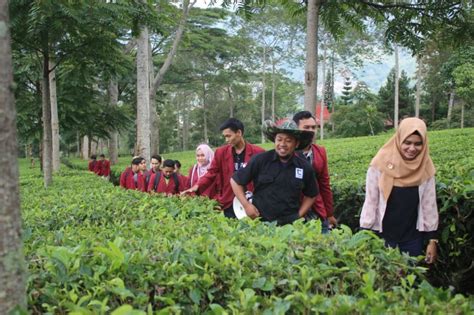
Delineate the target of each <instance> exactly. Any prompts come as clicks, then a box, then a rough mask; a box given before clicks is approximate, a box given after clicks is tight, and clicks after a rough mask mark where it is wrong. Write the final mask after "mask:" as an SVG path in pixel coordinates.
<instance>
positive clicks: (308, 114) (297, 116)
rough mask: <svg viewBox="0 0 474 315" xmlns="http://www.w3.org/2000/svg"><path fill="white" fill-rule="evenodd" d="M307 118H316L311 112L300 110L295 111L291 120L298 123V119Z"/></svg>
mask: <svg viewBox="0 0 474 315" xmlns="http://www.w3.org/2000/svg"><path fill="white" fill-rule="evenodd" d="M309 118H313V119H314V120H316V118H315V117H314V115H313V114H311V112H309V111H307V110H302V111H301V112H297V113H296V114H295V115H294V116H293V121H294V122H295V123H296V125H299V123H300V120H302V119H309Z"/></svg>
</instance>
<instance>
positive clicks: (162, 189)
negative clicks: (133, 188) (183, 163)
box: [148, 173, 186, 195]
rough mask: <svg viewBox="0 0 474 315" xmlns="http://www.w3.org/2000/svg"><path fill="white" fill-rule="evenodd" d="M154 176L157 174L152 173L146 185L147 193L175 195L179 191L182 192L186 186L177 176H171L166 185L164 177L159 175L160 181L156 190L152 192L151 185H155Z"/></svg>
mask: <svg viewBox="0 0 474 315" xmlns="http://www.w3.org/2000/svg"><path fill="white" fill-rule="evenodd" d="M156 174H158V173H153V174H152V175H151V177H150V181H149V183H148V191H149V192H153V191H154V192H157V193H163V194H167V195H177V194H179V193H180V192H181V191H183V190H184V189H185V188H186V186H185V184H184V181H183V180H182V179H181V178H180V176H179V175H176V176H175V175H174V174H173V175H171V176H170V179H169V180H168V183H166V180H165V176H164V175H163V174H161V175H160V181H159V182H158V186H157V187H156V190H153V185H154V184H155V177H156ZM175 178H177V179H178V186H177V187H178V191H176V183H175V181H174V179H175Z"/></svg>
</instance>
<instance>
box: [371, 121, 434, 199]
mask: <svg viewBox="0 0 474 315" xmlns="http://www.w3.org/2000/svg"><path fill="white" fill-rule="evenodd" d="M415 132H418V133H419V134H420V136H421V139H422V141H423V148H422V149H421V152H420V153H419V154H418V155H417V157H416V158H415V159H413V160H410V161H409V160H405V159H403V155H402V150H401V145H402V143H403V141H405V139H406V138H408V137H409V136H410V135H412V134H413V133H415ZM370 165H371V166H373V167H375V168H377V169H378V170H379V171H380V172H381V173H382V175H381V176H380V179H379V188H380V189H381V190H382V193H383V196H384V198H385V200H388V197H389V196H390V193H391V192H392V187H393V186H398V187H412V186H419V185H420V184H421V183H423V182H425V181H426V180H428V179H429V178H431V177H433V176H434V174H435V167H434V164H433V161H432V160H431V157H430V153H429V149H428V138H427V130H426V125H425V123H424V122H423V120H421V119H418V118H414V117H412V118H406V119H404V120H402V122H401V123H400V125H399V126H398V130H397V132H396V133H395V134H394V135H393V136H392V137H391V138H390V140H388V141H387V143H385V145H384V146H383V147H382V148H381V149H380V150H379V152H378V153H377V155H375V157H374V158H373V159H372V162H370Z"/></svg>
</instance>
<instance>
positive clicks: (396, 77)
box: [393, 45, 400, 129]
mask: <svg viewBox="0 0 474 315" xmlns="http://www.w3.org/2000/svg"><path fill="white" fill-rule="evenodd" d="M394 52H395V104H394V111H393V116H394V117H393V126H394V127H395V129H398V94H399V92H398V83H399V82H398V80H399V71H400V69H399V65H398V46H397V45H395V51H394Z"/></svg>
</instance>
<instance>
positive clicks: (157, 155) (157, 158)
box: [151, 154, 162, 163]
mask: <svg viewBox="0 0 474 315" xmlns="http://www.w3.org/2000/svg"><path fill="white" fill-rule="evenodd" d="M151 158H152V159H155V160H158V162H160V163H161V161H162V159H161V155H159V154H155V155H152V156H151Z"/></svg>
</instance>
